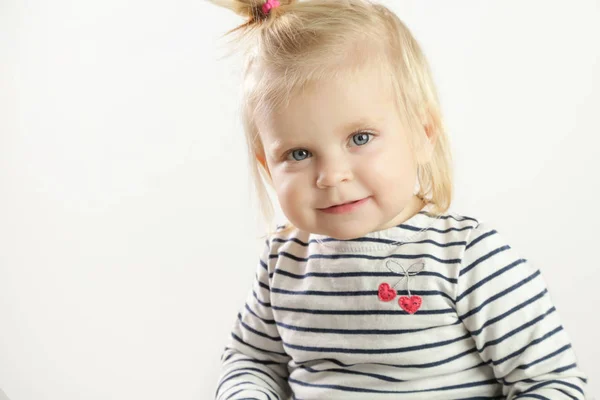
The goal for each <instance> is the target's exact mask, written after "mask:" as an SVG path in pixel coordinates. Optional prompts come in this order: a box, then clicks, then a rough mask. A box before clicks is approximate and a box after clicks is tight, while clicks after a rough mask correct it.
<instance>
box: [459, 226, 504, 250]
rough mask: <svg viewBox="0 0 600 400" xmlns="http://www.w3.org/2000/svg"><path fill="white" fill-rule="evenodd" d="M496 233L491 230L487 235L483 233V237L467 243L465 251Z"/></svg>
mask: <svg viewBox="0 0 600 400" xmlns="http://www.w3.org/2000/svg"><path fill="white" fill-rule="evenodd" d="M496 233H498V232H496V230H495V229H493V230H491V231H489V232H487V233H484V234H483V235H481V236H479V237H478V238H476V239H473V241H472V242H471V243H469V244H468V245H467V247H466V248H465V249H466V250H469V249H470V248H471V247H473V246H475V245H476V244H477V243H479V242H481V241H482V240H483V239H485V238H486V237H488V236H492V235H495V234H496Z"/></svg>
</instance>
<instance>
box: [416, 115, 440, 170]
mask: <svg viewBox="0 0 600 400" xmlns="http://www.w3.org/2000/svg"><path fill="white" fill-rule="evenodd" d="M423 130H424V132H425V134H426V136H427V140H424V141H423V142H424V143H423V146H422V147H421V149H420V151H419V161H420V163H421V164H426V163H428V162H429V161H430V160H431V157H433V149H434V148H435V143H436V140H437V131H436V129H435V128H434V127H433V125H431V124H426V125H424V126H423Z"/></svg>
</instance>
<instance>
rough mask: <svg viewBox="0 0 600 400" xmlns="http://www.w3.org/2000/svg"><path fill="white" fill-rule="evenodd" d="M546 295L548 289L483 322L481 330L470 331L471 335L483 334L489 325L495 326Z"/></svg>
mask: <svg viewBox="0 0 600 400" xmlns="http://www.w3.org/2000/svg"><path fill="white" fill-rule="evenodd" d="M546 293H548V289H544V290H542V291H541V292H540V293H538V294H536V295H535V296H533V297H532V298H530V299H528V300H525V301H524V302H523V303H521V304H519V305H516V306H514V307H513V308H511V309H510V310H508V311H507V312H505V313H503V314H500V315H498V316H497V317H494V318H492V319H490V320H487V321H486V322H485V323H484V324H483V325H482V326H481V328H479V329H477V330H474V331H471V334H472V335H473V336H477V335H479V334H480V333H481V332H483V330H484V329H485V328H487V327H488V326H490V325H493V324H495V323H496V322H498V321H501V320H503V319H504V318H506V317H508V316H509V315H511V314H513V313H515V312H517V311H519V310H520V309H522V308H524V307H526V306H528V305H529V304H531V303H535V302H536V301H537V300H539V299H541V298H542V297H544V295H545V294H546Z"/></svg>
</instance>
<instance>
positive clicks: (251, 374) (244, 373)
mask: <svg viewBox="0 0 600 400" xmlns="http://www.w3.org/2000/svg"><path fill="white" fill-rule="evenodd" d="M252 369H253V370H255V371H256V372H260V373H261V374H263V375H266V376H268V377H269V378H271V379H273V378H272V377H270V376H269V375H268V374H267V373H266V372H264V371H262V370H259V369H256V368H252ZM243 370H245V368H242V369H240V370H239V371H243ZM236 371H238V370H235V369H234V370H232V371H230V372H229V373H228V374H227V375H226V378H224V379H223V380H222V381H221V384H220V385H219V386H218V387H217V393H219V391H220V390H221V388H222V387H223V385H224V384H225V382H227V381H229V380H230V379H233V378H237V377H240V376H246V375H250V376H251V377H253V378H255V379H258V380H261V381H263V382H264V383H265V384H266V385H268V386H269V387H268V388H267V387H263V388H261V389H265V390H268V391H269V392H271V393H273V394H274V395H275V396H277V393H276V392H275V389H274V388H273V386H272V385H270V384H269V382H267V381H265V380H264V379H263V378H261V377H260V376H258V375H255V374H253V373H251V372H240V373H237V374H234V375H231V372H236ZM246 383H248V384H251V385H252V387H254V385H256V383H255V382H250V381H243V382H238V383H236V384H235V385H233V386H230V387H228V388H227V389H226V390H225V391H224V392H223V394H225V393H227V391H228V390H231V389H233V388H235V387H238V386H240V385H243V384H246ZM249 389H251V388H249Z"/></svg>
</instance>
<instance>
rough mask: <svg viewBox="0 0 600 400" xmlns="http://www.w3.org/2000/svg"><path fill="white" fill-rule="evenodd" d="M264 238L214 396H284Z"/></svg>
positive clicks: (283, 363)
mask: <svg viewBox="0 0 600 400" xmlns="http://www.w3.org/2000/svg"><path fill="white" fill-rule="evenodd" d="M269 254H270V245H269V242H268V241H267V242H266V244H265V249H264V251H263V254H262V256H261V259H260V261H259V263H258V266H257V272H256V277H255V280H254V284H253V287H252V290H251V291H250V293H249V295H248V299H247V301H246V304H245V305H244V307H243V308H242V309H241V311H240V313H239V314H238V317H237V320H236V321H235V324H234V326H233V329H232V332H231V337H230V339H229V342H228V344H227V346H226V348H225V351H224V352H223V356H222V358H221V361H222V366H221V374H220V378H219V382H218V386H217V390H216V394H215V398H216V399H217V400H230V399H231V400H233V399H260V400H263V399H265V400H275V399H277V400H285V399H287V398H288V396H289V393H290V389H289V385H288V383H287V377H288V370H287V363H288V361H289V360H290V358H289V356H288V355H287V354H286V353H285V351H284V349H283V345H282V342H281V338H280V336H279V333H278V330H277V326H276V324H275V321H274V318H273V312H272V309H271V303H270V285H269V273H268V267H267V263H268V262H269Z"/></svg>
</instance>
